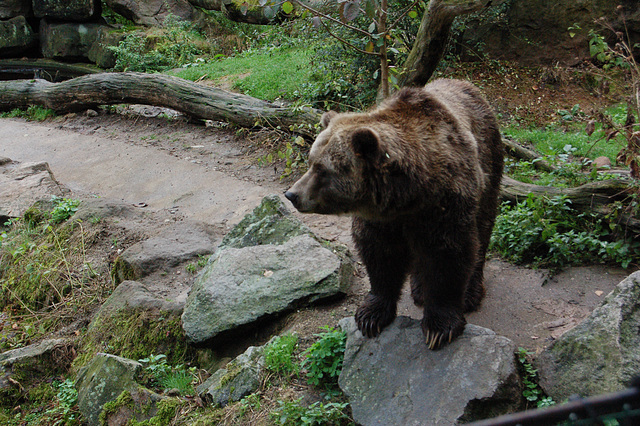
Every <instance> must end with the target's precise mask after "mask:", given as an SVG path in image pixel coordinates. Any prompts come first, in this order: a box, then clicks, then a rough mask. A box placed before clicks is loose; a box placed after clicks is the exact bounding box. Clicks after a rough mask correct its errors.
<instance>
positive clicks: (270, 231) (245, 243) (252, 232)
mask: <svg viewBox="0 0 640 426" xmlns="http://www.w3.org/2000/svg"><path fill="white" fill-rule="evenodd" d="M303 234H307V235H311V236H314V235H313V233H312V232H311V230H310V229H309V228H308V227H307V226H306V225H304V224H303V223H302V222H300V221H299V220H298V219H296V218H295V217H293V215H292V214H291V212H290V211H289V210H288V209H287V207H286V206H285V205H284V203H283V202H282V200H280V197H278V196H277V195H269V196H267V197H264V198H263V199H262V202H261V203H260V205H259V206H258V207H256V208H255V209H253V211H252V212H251V213H249V214H248V215H246V216H245V217H244V218H243V219H242V220H241V221H240V223H238V224H237V225H236V226H235V227H234V228H233V229H232V230H231V231H230V232H229V233H228V234H227V235H226V236H225V237H224V239H223V240H222V243H221V244H220V248H223V247H233V248H243V247H251V246H258V245H264V244H283V243H285V242H286V241H288V240H289V239H291V238H292V237H295V236H298V235H303Z"/></svg>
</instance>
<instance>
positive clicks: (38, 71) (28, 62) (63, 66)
mask: <svg viewBox="0 0 640 426" xmlns="http://www.w3.org/2000/svg"><path fill="white" fill-rule="evenodd" d="M99 72H103V71H102V70H101V69H100V68H98V67H96V66H92V65H89V64H67V63H64V62H57V61H53V60H51V59H42V58H38V59H0V79H6V77H12V76H21V77H27V78H43V79H45V80H48V81H61V80H66V79H69V78H74V77H79V76H81V75H85V74H95V73H99Z"/></svg>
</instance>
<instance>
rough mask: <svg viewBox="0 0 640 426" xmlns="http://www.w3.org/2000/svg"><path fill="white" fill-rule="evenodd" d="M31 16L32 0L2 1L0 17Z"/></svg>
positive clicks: (0, 3)
mask: <svg viewBox="0 0 640 426" xmlns="http://www.w3.org/2000/svg"><path fill="white" fill-rule="evenodd" d="M16 16H31V0H4V1H2V2H0V19H7V18H15V17H16Z"/></svg>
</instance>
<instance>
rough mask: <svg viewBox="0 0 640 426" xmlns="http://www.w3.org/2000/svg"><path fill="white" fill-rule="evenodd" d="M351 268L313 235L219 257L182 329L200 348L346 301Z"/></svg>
mask: <svg viewBox="0 0 640 426" xmlns="http://www.w3.org/2000/svg"><path fill="white" fill-rule="evenodd" d="M349 278H350V266H347V265H346V264H345V263H343V262H342V260H341V259H340V257H339V256H338V255H336V254H335V253H334V252H332V251H331V250H330V249H327V248H325V247H323V246H322V245H321V244H320V243H319V242H318V241H316V240H314V239H313V238H311V237H310V236H308V235H301V236H297V237H293V238H292V239H291V240H290V241H288V242H286V243H284V244H282V245H272V244H269V245H261V246H255V247H245V248H243V249H235V248H225V249H222V250H219V251H218V252H216V254H215V255H214V256H213V259H212V260H211V261H210V263H209V264H208V265H207V266H206V267H205V268H204V270H203V273H202V274H201V275H200V276H199V277H198V279H197V280H196V282H195V283H194V285H193V287H192V289H191V291H190V292H189V296H188V298H187V302H186V305H185V308H184V313H183V314H182V325H183V327H184V330H185V333H186V334H187V337H188V338H189V339H190V340H191V341H193V342H194V343H204V342H206V341H208V340H211V339H212V338H214V337H216V336H217V335H218V334H220V333H223V332H229V331H232V330H234V329H237V328H239V327H242V326H247V325H252V324H256V323H258V322H259V321H261V320H263V319H265V318H268V317H270V316H275V315H278V314H281V313H284V312H288V311H291V310H293V309H295V308H298V307H301V306H304V305H308V304H310V303H313V302H317V301H319V300H323V299H329V298H332V297H336V296H338V295H343V294H344V293H345V292H346V290H347V286H348V283H349Z"/></svg>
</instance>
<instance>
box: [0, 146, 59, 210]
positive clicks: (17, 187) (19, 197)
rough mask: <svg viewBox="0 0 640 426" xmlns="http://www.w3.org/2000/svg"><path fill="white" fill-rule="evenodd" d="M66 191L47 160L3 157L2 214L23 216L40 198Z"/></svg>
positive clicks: (0, 178)
mask: <svg viewBox="0 0 640 426" xmlns="http://www.w3.org/2000/svg"><path fill="white" fill-rule="evenodd" d="M64 194H65V190H64V189H63V187H62V186H61V185H60V184H59V183H58V181H57V180H56V179H55V178H54V177H53V173H51V170H50V169H49V164H47V163H46V162H37V163H15V162H12V161H11V160H9V159H7V158H0V217H1V216H6V217H20V216H22V215H23V214H24V212H25V211H27V209H29V207H31V206H32V205H33V204H34V203H35V202H36V201H38V200H42V199H46V200H48V199H50V198H51V196H53V195H55V196H58V197H62V196H63V195H64Z"/></svg>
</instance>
